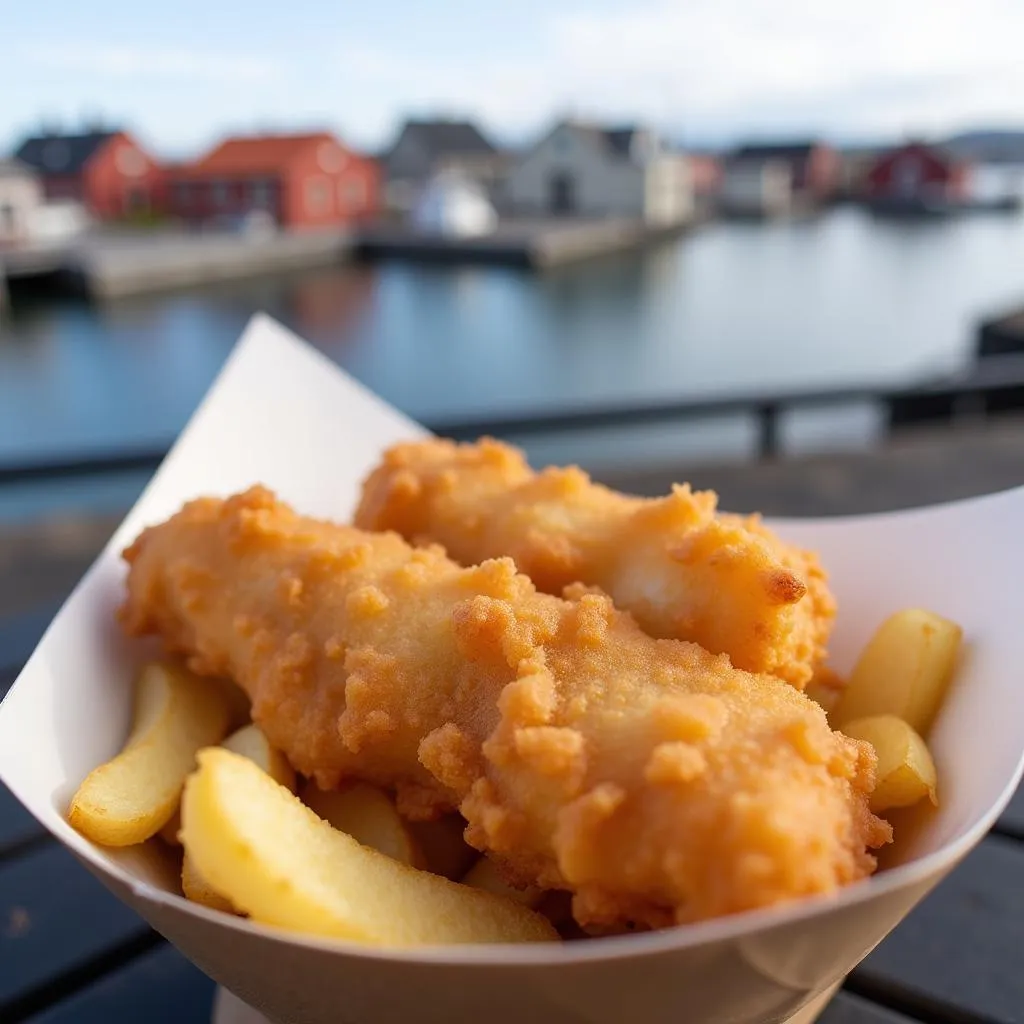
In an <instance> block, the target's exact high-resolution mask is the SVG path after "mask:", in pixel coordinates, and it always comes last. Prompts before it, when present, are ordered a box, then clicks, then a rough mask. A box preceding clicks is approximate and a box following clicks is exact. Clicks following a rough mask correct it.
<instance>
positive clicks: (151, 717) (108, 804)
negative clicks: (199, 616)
mask: <svg viewBox="0 0 1024 1024" xmlns="http://www.w3.org/2000/svg"><path fill="white" fill-rule="evenodd" d="M229 720H230V708H229V706H228V701H227V698H226V697H225V695H224V692H223V690H222V689H221V688H219V687H215V686H211V685H210V684H209V682H208V681H207V680H203V679H199V678H198V677H196V676H194V675H192V674H191V673H190V672H187V671H185V669H183V668H179V667H178V666H174V665H168V664H164V663H153V664H150V665H147V666H146V668H145V669H143V672H142V675H141V677H140V679H139V682H138V687H137V690H136V699H135V722H134V725H133V727H132V731H131V734H130V735H129V737H128V741H127V743H126V744H125V747H124V749H123V750H122V751H121V753H120V754H118V755H117V756H116V757H115V758H114V759H113V760H111V761H108V762H107V763H106V764H102V765H100V766H99V767H98V768H95V769H93V771H91V772H90V773H89V775H88V776H87V777H86V779H85V781H84V782H83V783H82V785H81V786H80V787H79V789H78V792H77V793H75V795H74V797H72V799H71V806H70V808H69V811H68V820H69V821H70V822H71V824H72V825H73V826H74V827H75V828H76V829H78V831H79V832H81V833H82V834H83V835H84V836H86V837H87V838H89V839H91V840H93V842H96V843H100V844H101V845H103V846H131V845H133V844H135V843H141V842H144V841H145V840H147V839H149V838H150V836H153V835H155V834H156V833H157V832H159V831H160V829H161V828H163V827H164V825H166V824H167V822H168V821H170V820H171V818H172V817H173V815H174V812H175V810H176V809H177V807H178V801H179V799H180V797H181V789H182V786H183V785H184V783H185V778H186V777H187V776H188V773H189V772H190V771H192V769H193V768H194V767H195V759H196V752H197V751H198V750H201V749H202V748H203V747H208V746H211V745H213V744H215V743H219V742H220V741H221V740H222V739H223V738H224V734H225V733H226V732H227V730H228V726H229Z"/></svg>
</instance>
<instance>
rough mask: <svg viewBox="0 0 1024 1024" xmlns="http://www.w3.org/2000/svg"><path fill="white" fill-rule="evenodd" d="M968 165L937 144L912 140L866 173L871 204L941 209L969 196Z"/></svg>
mask: <svg viewBox="0 0 1024 1024" xmlns="http://www.w3.org/2000/svg"><path fill="white" fill-rule="evenodd" d="M968 177H969V171H968V165H967V164H966V163H965V162H963V161H960V160H957V159H955V158H954V157H953V156H951V155H950V154H949V153H947V152H945V151H944V150H943V149H941V148H939V147H937V146H928V145H926V144H924V143H922V142H910V143H908V144H907V145H905V146H900V147H898V148H897V149H893V150H890V151H889V152H888V153H885V154H884V155H883V156H881V157H880V158H879V159H878V160H877V161H876V162H875V163H874V165H873V166H872V167H871V169H870V170H869V171H868V173H867V177H866V179H865V181H864V186H863V197H864V199H865V200H866V201H867V202H868V203H869V204H871V205H874V206H878V207H880V208H891V209H893V210H900V209H906V210H907V211H908V212H909V211H913V210H918V209H919V210H921V211H922V212H927V211H929V210H935V211H937V212H941V211H942V210H945V209H948V208H949V207H951V206H956V205H958V204H961V203H963V202H965V201H966V200H967V198H968Z"/></svg>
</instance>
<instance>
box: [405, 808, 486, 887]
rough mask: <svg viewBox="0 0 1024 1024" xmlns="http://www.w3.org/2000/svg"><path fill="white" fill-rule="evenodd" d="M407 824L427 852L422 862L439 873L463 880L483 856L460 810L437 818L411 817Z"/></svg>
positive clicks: (420, 845)
mask: <svg viewBox="0 0 1024 1024" xmlns="http://www.w3.org/2000/svg"><path fill="white" fill-rule="evenodd" d="M405 827H406V828H407V829H408V830H409V832H410V834H411V835H412V838H413V841H414V842H415V843H416V845H417V846H418V847H419V848H420V850H421V851H422V852H423V860H424V863H423V864H422V865H420V866H421V867H425V868H426V869H427V870H428V871H433V872H434V874H435V875H443V876H444V877H445V878H450V879H451V880H452V881H453V882H457V881H459V880H460V879H461V878H462V877H463V875H465V873H466V872H467V871H468V870H469V869H470V867H472V865H473V863H474V862H475V861H476V860H477V859H478V858H479V856H480V851H479V850H474V849H473V847H472V846H470V845H469V843H467V842H466V839H465V831H466V820H465V818H463V817H462V815H460V814H445V815H444V816H442V817H440V818H436V819H435V820H434V821H407V822H406V823H405Z"/></svg>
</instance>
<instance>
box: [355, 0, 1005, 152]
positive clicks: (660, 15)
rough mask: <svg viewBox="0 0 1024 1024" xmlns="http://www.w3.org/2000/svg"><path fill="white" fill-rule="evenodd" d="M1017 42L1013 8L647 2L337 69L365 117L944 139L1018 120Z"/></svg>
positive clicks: (557, 16) (926, 2)
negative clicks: (453, 51)
mask: <svg viewBox="0 0 1024 1024" xmlns="http://www.w3.org/2000/svg"><path fill="white" fill-rule="evenodd" d="M1022 37H1024V4H1021V3H1019V0H977V2H975V0H943V2H942V3H935V2H934V0H860V2H859V3H857V4H856V5H850V4H827V3H826V4H822V3H818V4H814V5H812V4H810V3H808V2H807V0H654V2H648V3H646V4H638V5H636V6H631V7H625V6H623V7H622V8H620V9H619V10H613V11H604V12H594V11H586V10H578V11H575V12H573V13H558V12H557V11H556V12H555V13H553V14H551V15H550V16H549V18H548V19H547V20H546V21H543V20H542V21H540V22H535V23H533V24H532V25H531V38H530V40H529V44H528V47H526V48H523V47H522V46H520V50H521V51H522V52H521V53H520V54H519V55H518V56H516V57H511V56H505V55H507V54H509V52H510V51H509V45H514V44H515V43H520V44H522V42H523V41H522V40H512V41H504V40H481V41H480V45H479V46H478V47H476V48H475V50H474V51H472V52H463V53H460V54H459V56H458V59H457V60H453V59H451V55H448V54H438V55H436V56H432V55H430V54H429V52H427V53H425V52H424V51H423V50H422V49H415V48H410V49H409V50H407V51H405V50H399V49H397V48H396V49H393V50H388V49H383V48H381V47H360V46H358V45H350V46H348V47H346V48H345V50H344V52H343V54H342V57H341V60H340V61H339V65H338V66H339V67H340V68H344V69H345V71H344V73H345V74H346V76H347V77H348V78H350V79H351V80H352V81H354V82H359V83H362V85H363V86H364V87H365V91H366V92H365V94H367V95H374V96H375V99H374V101H373V102H372V104H371V107H372V108H376V107H377V106H378V105H379V104H381V103H384V102H386V103H387V104H388V105H389V107H391V108H403V107H410V108H414V109H428V108H431V107H436V108H446V107H447V108H451V109H457V110H462V111H469V112H472V113H474V114H476V115H477V116H479V117H481V118H482V119H486V120H488V121H490V122H492V123H493V124H494V125H495V127H497V128H499V129H505V130H507V131H513V132H515V131H522V130H523V129H528V128H530V127H534V126H536V125H537V124H538V123H539V122H540V121H542V120H543V119H544V118H546V117H551V116H552V115H554V114H555V113H556V112H558V111H559V110H564V109H570V108H571V109H573V110H575V111H576V112H578V113H580V114H586V115H593V116H604V117H646V118H649V119H652V120H654V121H656V122H659V123H663V124H665V125H672V126H674V127H680V126H681V127H683V128H684V129H685V128H686V127H687V126H690V127H691V128H692V127H696V129H697V130H701V129H711V128H712V127H714V128H717V129H720V130H725V131H730V130H731V131H733V132H745V131H757V130H759V129H760V130H781V129H785V128H786V127H787V126H789V127H792V128H794V129H797V128H800V127H804V128H815V129H818V130H822V131H826V132H830V133H835V134H842V133H846V132H872V131H878V132H883V131H885V132H887V131H902V130H907V129H921V130H933V129H934V130H944V129H947V128H949V127H951V126H955V125H957V124H960V123H964V122H966V121H969V120H971V119H979V120H986V119H989V120H995V119H1000V118H1002V119H1012V120H1015V121H1019V120H1021V119H1022V118H1024V106H1021V103H1020V100H1019V97H1020V96H1021V95H1024V61H1022V60H1021V59H1020V56H1019V40H1020V38H1022ZM360 93H361V94H362V89H360ZM365 113H367V114H368V113H369V110H367V111H365ZM356 116H358V115H356Z"/></svg>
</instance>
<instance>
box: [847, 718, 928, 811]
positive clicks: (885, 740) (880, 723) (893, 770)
mask: <svg viewBox="0 0 1024 1024" xmlns="http://www.w3.org/2000/svg"><path fill="white" fill-rule="evenodd" d="M842 732H844V733H846V735H847V736H849V737H851V738H852V739H855V740H866V741H867V742H868V743H870V744H871V745H872V746H873V747H874V748H875V753H876V754H877V755H878V769H877V782H876V783H875V789H874V792H873V793H872V794H871V796H870V798H869V801H868V805H869V807H870V808H871V810H872V811H874V812H875V813H876V814H879V813H881V812H882V811H887V810H890V809H892V808H894V807H910V806H911V805H913V804H916V803H917V802H918V801H920V800H923V799H924V798H925V797H928V799H929V800H931V802H932V803H933V804H935V806H938V803H939V801H938V797H937V795H936V785H937V781H936V773H935V762H934V761H933V760H932V755H931V753H930V752H929V750H928V746H927V744H926V743H925V741H924V740H923V739H921V737H920V736H919V735H918V734H917V733H916V732H915V731H914V730H913V729H912V728H911V727H910V726H909V725H908V724H907V723H906V722H904V721H903V719H902V718H897V717H896V716H895V715H875V716H873V717H871V718H858V719H855V720H854V721H852V722H847V723H846V725H844V726H843V728H842Z"/></svg>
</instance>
